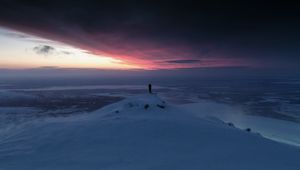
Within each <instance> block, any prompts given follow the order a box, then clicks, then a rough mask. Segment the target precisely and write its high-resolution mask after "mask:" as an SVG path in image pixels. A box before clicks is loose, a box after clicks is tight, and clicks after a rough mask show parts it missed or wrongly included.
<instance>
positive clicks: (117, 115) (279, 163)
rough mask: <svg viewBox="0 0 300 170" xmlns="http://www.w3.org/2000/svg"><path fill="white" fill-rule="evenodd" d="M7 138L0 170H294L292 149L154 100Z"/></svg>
mask: <svg viewBox="0 0 300 170" xmlns="http://www.w3.org/2000/svg"><path fill="white" fill-rule="evenodd" d="M8 134H9V135H4V136H2V137H1V139H0V169H1V170H16V169H22V170H27V169H28V170H34V169H43V170H48V169H51V170H52V169H55V170H60V169H62V170H66V169H72V170H76V169H85V170H86V169H101V170H103V169H109V170H110V169H122V170H124V169H125V170H126V169H128V170H129V169H130V170H135V169H137V170H141V169H162V170H166V169H170V170H176V169H188V170H193V169H197V170H199V169H206V170H208V169H212V170H214V169H218V170H219V169H224V170H225V169H226V170H228V169H230V170H234V169H237V170H241V169H249V170H250V169H255V170H257V169H263V170H266V169H272V170H274V169H280V170H281V169H285V170H288V169H294V170H298V169H299V168H300V149H299V148H298V147H294V146H290V145H286V144H281V143H277V142H274V141H271V140H269V139H265V138H263V137H261V136H260V135H258V134H255V133H250V132H246V131H243V130H240V129H237V128H234V127H232V126H229V125H227V124H225V123H223V122H222V121H219V120H217V119H213V118H199V117H197V116H194V114H190V113H189V111H187V110H186V109H183V108H180V107H177V106H173V105H170V104H168V103H166V102H164V101H162V100H161V99H160V98H159V97H158V96H157V95H154V94H153V95H150V94H147V95H140V96H135V97H132V98H128V99H125V100H123V101H121V102H118V103H115V104H112V105H109V106H107V107H104V108H102V109H100V110H98V111H95V112H94V113H92V114H87V115H83V116H76V117H69V118H59V119H51V120H50V119H49V120H48V121H45V122H36V123H32V124H30V125H27V126H26V127H24V128H23V129H21V130H20V129H19V130H15V131H11V132H9V133H8Z"/></svg>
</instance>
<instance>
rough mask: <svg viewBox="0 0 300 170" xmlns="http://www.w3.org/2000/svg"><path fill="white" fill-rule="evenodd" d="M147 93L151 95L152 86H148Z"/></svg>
mask: <svg viewBox="0 0 300 170" xmlns="http://www.w3.org/2000/svg"><path fill="white" fill-rule="evenodd" d="M148 91H149V93H150V94H151V93H152V85H151V84H148Z"/></svg>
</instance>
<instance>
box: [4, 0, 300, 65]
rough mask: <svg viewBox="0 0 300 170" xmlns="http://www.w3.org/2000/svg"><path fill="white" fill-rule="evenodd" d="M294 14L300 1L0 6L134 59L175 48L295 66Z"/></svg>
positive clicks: (60, 34)
mask: <svg viewBox="0 0 300 170" xmlns="http://www.w3.org/2000/svg"><path fill="white" fill-rule="evenodd" d="M299 19H300V12H299V5H298V4H297V3H296V2H295V1H288V0H287V1H277V0H273V1H268V0H267V1H261V0H260V1H256V0H251V1H247V0H246V1H181V2H180V1H176V2H175V1H160V2H154V1H152V2H151V3H150V2H145V1H120V2H118V1H93V0H91V1H86V0H78V1H70V0H65V1H58V0H51V1H39V0H35V1H29V0H4V1H3V2H2V3H1V6H0V24H2V25H4V26H7V27H11V28H14V29H18V30H21V31H24V32H28V33H31V34H35V35H38V36H42V37H45V38H48V39H52V40H57V41H61V42H64V43H67V44H70V45H73V46H76V47H79V48H83V49H85V50H88V51H90V52H91V53H95V54H105V55H110V56H113V57H119V58H122V59H125V60H126V59H128V60H130V61H134V62H137V63H139V62H140V61H141V60H142V61H143V62H155V61H157V60H158V59H160V60H161V61H165V60H172V59H173V58H174V56H176V58H178V57H181V59H180V60H183V61H184V60H187V59H189V60H190V59H191V60H202V59H205V60H208V59H214V60H217V59H221V61H222V62H223V63H229V62H224V60H227V59H228V60H229V61H231V62H233V63H237V62H240V61H243V62H244V63H243V64H248V65H256V66H257V65H260V66H262V67H263V66H265V63H268V64H267V65H268V66H276V67H281V66H285V67H290V66H294V67H297V65H299V63H300V58H299V54H300V48H299V46H300V32H299V30H300V22H299ZM135 60H136V61H135ZM182 64H188V63H182Z"/></svg>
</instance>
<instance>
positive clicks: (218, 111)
mask: <svg viewBox="0 0 300 170" xmlns="http://www.w3.org/2000/svg"><path fill="white" fill-rule="evenodd" d="M181 107H182V108H184V109H186V110H187V111H189V112H190V113H192V114H194V115H195V116H198V117H202V118H205V117H216V118H218V119H220V120H222V121H224V122H231V123H233V124H234V125H235V126H236V127H238V128H240V129H246V128H251V130H252V131H254V132H257V133H260V134H261V135H263V136H264V137H266V138H269V139H272V140H275V141H278V142H282V143H286V144H290V145H295V146H298V147H300V136H299V134H300V125H299V123H295V122H291V121H285V120H280V119H272V118H267V117H261V116H253V115H248V114H245V113H243V110H242V109H241V108H239V107H233V106H230V105H226V104H221V103H216V102H211V101H201V102H199V103H192V104H185V105H182V106H181ZM199 110H200V112H199Z"/></svg>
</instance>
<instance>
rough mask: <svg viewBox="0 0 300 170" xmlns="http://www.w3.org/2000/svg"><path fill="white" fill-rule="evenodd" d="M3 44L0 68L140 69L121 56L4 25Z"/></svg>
mask: <svg viewBox="0 0 300 170" xmlns="http://www.w3.org/2000/svg"><path fill="white" fill-rule="evenodd" d="M0 44H1V46H0V51H1V53H0V68H13V69H14V68H36V67H62V68H99V69H134V68H139V67H138V66H135V65H131V64H128V63H125V62H124V61H122V60H119V59H115V58H112V57H108V56H102V55H94V54H90V53H89V52H88V51H86V50H82V49H79V48H75V47H72V46H70V45H66V44H63V43H60V42H55V41H51V40H47V39H43V38H39V37H36V36H32V35H28V34H24V33H21V32H17V31H13V30H9V29H6V28H1V27H0Z"/></svg>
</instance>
